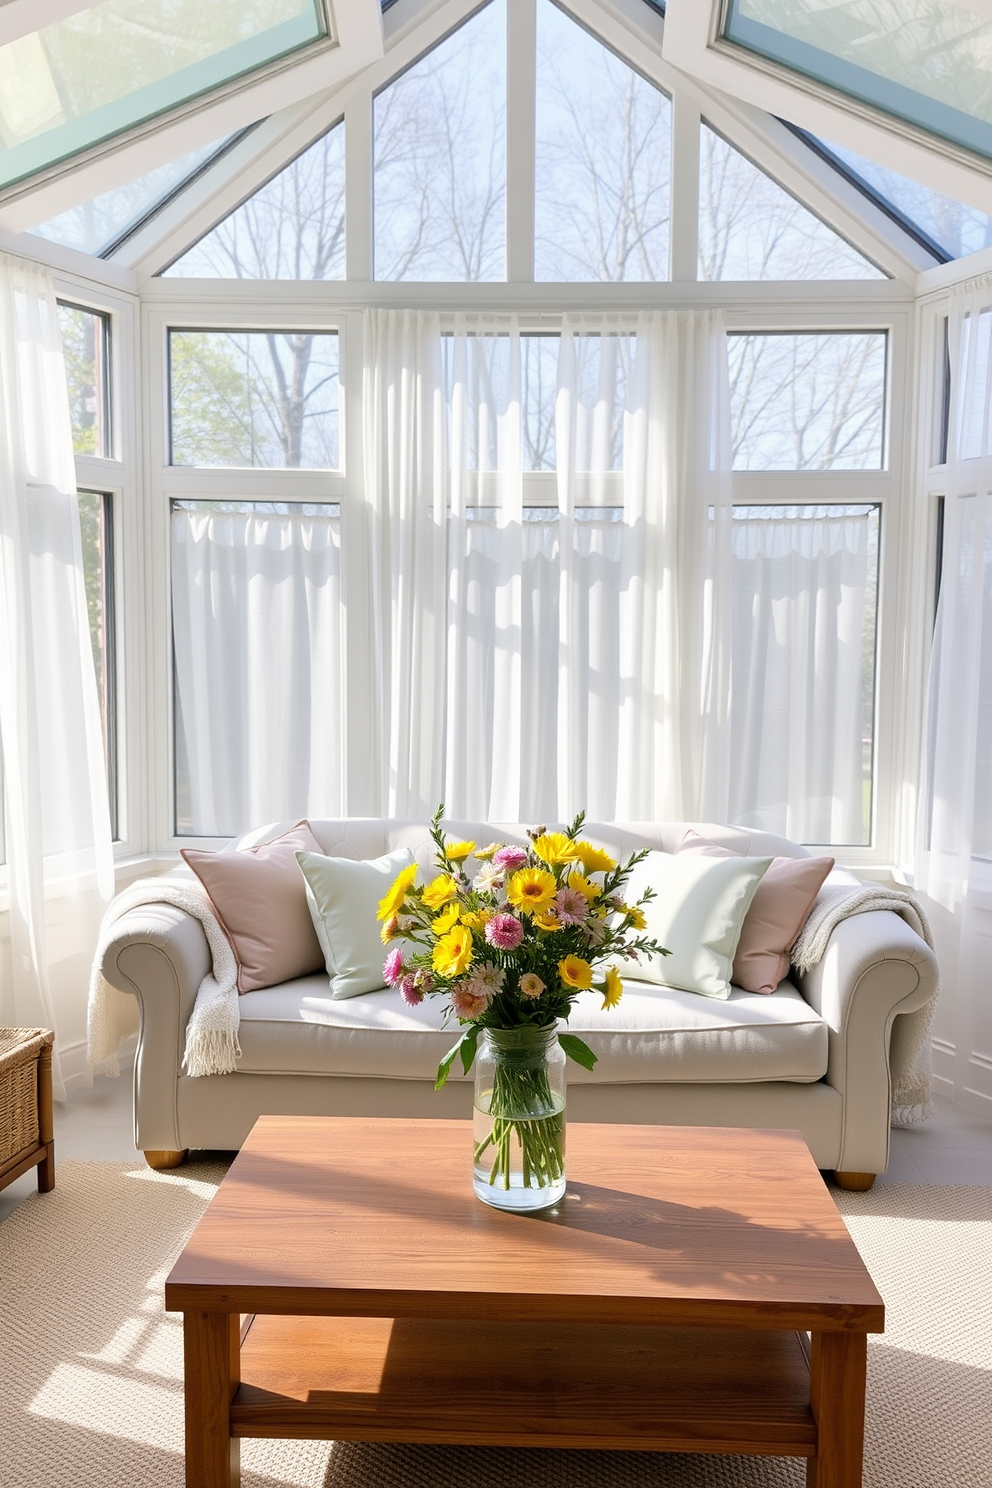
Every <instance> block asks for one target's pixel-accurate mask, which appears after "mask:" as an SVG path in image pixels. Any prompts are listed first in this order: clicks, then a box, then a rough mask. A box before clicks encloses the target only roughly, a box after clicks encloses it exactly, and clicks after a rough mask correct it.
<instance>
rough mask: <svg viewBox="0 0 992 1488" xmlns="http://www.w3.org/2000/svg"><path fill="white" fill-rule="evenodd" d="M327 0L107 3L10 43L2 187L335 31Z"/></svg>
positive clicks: (0, 97)
mask: <svg viewBox="0 0 992 1488" xmlns="http://www.w3.org/2000/svg"><path fill="white" fill-rule="evenodd" d="M324 32H325V25H324V15H323V6H322V4H321V3H320V0H209V3H204V0H102V3H101V4H99V5H92V6H90V7H89V9H87V10H82V11H79V12H77V13H76V14H75V15H71V16H67V17H66V18H65V19H64V20H61V21H55V22H53V23H52V24H51V25H50V26H45V27H43V28H42V29H41V30H39V31H33V32H31V33H30V34H29V35H27V36H22V37H20V38H18V40H17V41H12V42H8V43H7V45H6V46H2V47H0V186H7V185H10V184H12V183H13V182H15V181H20V180H23V179H24V178H25V177H28V176H31V175H34V174H35V173H36V172H38V171H41V170H44V169H46V168H47V167H48V166H51V165H54V164H56V163H57V162H59V161H62V160H66V159H68V158H70V157H71V156H74V155H78V154H79V153H81V152H82V151H83V150H86V149H89V148H90V147H91V146H92V145H96V144H99V143H101V142H102V141H104V140H108V139H111V138H113V137H114V136H116V135H119V134H122V133H124V132H125V131H126V130H128V129H131V128H132V127H133V126H134V125H136V124H140V123H142V122H144V121H146V120H148V119H152V118H155V117H157V116H158V115H160V114H163V113H166V112H167V111H168V110H170V109H172V108H175V107H176V106H177V105H179V104H182V103H186V102H188V101H189V100H190V99H193V98H198V97H200V96H202V95H203V94H205V93H209V92H211V91H212V90H213V89H215V88H218V87H220V86H222V85H223V84H225V83H229V82H231V81H232V80H233V79H234V78H238V77H242V76H244V75H245V74H246V73H249V72H253V71H255V70H256V69H258V68H260V67H264V66H265V65H266V64H268V63H270V62H273V61H275V60H276V59H277V58H279V57H284V56H287V55H288V54H290V53H292V52H295V51H298V50H299V49H300V48H301V47H305V46H307V45H309V44H310V43H311V42H314V41H316V40H317V39H318V38H319V37H321V36H322V35H324Z"/></svg>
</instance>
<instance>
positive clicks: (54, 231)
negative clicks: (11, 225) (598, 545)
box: [30, 135, 241, 257]
mask: <svg viewBox="0 0 992 1488" xmlns="http://www.w3.org/2000/svg"><path fill="white" fill-rule="evenodd" d="M239 138H241V136H240V135H232V136H230V138H229V139H226V140H214V142H213V144H210V145H203V146H201V148H200V149H199V150H191V151H190V152H189V154H188V155H181V156H180V157H179V159H178V160H170V161H168V162H167V163H166V164H165V165H160V166H157V167H156V168H155V170H150V171H146V173H145V174H144V175H143V176H139V177H138V178H137V180H135V181H128V182H127V183H126V184H125V185H123V186H115V187H114V189H113V190H112V191H105V192H103V193H102V195H100V196H96V197H94V198H93V200H92V201H88V202H81V203H80V204H79V206H78V207H71V208H70V209H69V211H68V212H60V213H59V215H58V216H57V217H50V218H49V219H48V221H47V222H39V223H38V225H37V227H32V228H31V229H30V231H31V232H32V233H35V234H36V235H37V236H38V237H39V238H47V239H48V240H49V242H52V243H64V244H65V246H66V247H67V248H78V249H79V250H80V251H81V252H83V253H93V254H96V256H97V257H100V256H102V255H105V254H108V253H110V252H112V251H113V249H114V248H115V247H117V245H118V244H119V243H121V242H122V241H123V239H124V238H126V237H128V236H129V234H130V233H131V232H132V231H133V230H134V229H135V228H136V227H138V226H139V225H140V224H141V223H142V222H145V221H147V219H148V218H149V217H150V216H152V215H153V214H154V213H155V212H156V211H157V210H158V209H159V207H161V206H162V205H163V204H164V203H165V202H166V201H167V200H168V199H169V198H170V197H171V196H173V195H174V194H175V193H176V192H177V191H178V190H179V189H180V188H181V187H183V186H185V185H186V184H187V183H188V182H189V181H191V180H192V179H193V177H194V176H195V175H197V174H198V173H199V171H200V170H202V168H203V167H204V166H205V165H207V164H209V162H210V161H211V160H215V159H216V158H217V156H218V155H220V154H222V153H223V152H224V150H226V149H227V147H228V145H229V144H231V143H232V142H233V141H234V140H235V139H239Z"/></svg>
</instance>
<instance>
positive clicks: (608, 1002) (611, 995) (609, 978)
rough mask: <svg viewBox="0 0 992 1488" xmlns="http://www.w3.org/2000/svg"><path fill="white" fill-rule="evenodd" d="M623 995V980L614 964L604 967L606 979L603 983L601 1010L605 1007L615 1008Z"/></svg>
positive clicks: (604, 1009) (605, 1008)
mask: <svg viewBox="0 0 992 1488" xmlns="http://www.w3.org/2000/svg"><path fill="white" fill-rule="evenodd" d="M622 996H623V982H622V981H621V980H620V973H619V972H618V971H617V969H616V967H615V966H608V967H607V968H606V980H605V982H604V983H603V1011H604V1012H605V1011H606V1010H607V1008H615V1007H616V1005H617V1003H618V1002H619V1001H620V999H621V997H622Z"/></svg>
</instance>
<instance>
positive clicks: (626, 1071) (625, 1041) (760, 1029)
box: [238, 977, 827, 1085]
mask: <svg viewBox="0 0 992 1488" xmlns="http://www.w3.org/2000/svg"><path fill="white" fill-rule="evenodd" d="M601 1003H602V999H601V995H600V994H599V993H597V992H585V993H581V994H580V995H579V997H578V998H577V999H576V1003H575V1007H574V1010H573V1012H572V1016H571V1018H570V1020H569V1024H568V1027H569V1031H570V1032H572V1033H577V1034H579V1035H580V1036H581V1037H582V1038H584V1039H585V1041H586V1042H587V1043H588V1044H589V1046H590V1048H591V1049H592V1050H593V1051H594V1052H595V1053H596V1054H597V1055H598V1056H599V1059H598V1063H597V1064H596V1067H595V1069H593V1070H591V1071H586V1070H583V1069H581V1068H580V1067H579V1066H578V1065H577V1064H574V1063H572V1062H571V1061H570V1062H569V1065H568V1078H569V1080H570V1081H571V1082H572V1083H573V1084H580V1083H581V1084H586V1083H593V1084H606V1085H609V1084H628V1083H644V1082H650V1081H653V1080H670V1081H677V1082H688V1083H695V1082H700V1081H704V1082H705V1081H712V1082H721V1083H722V1082H724V1081H736V1082H740V1081H744V1082H755V1081H760V1080H798V1081H812V1080H819V1079H821V1078H822V1077H823V1075H825V1074H826V1070H827V1027H826V1024H825V1023H824V1022H823V1021H822V1019H821V1018H820V1017H819V1015H818V1014H817V1013H816V1012H815V1011H814V1010H813V1008H811V1007H810V1006H809V1004H808V1003H806V1002H804V1001H803V998H802V997H801V996H800V994H799V992H798V991H797V990H796V988H795V987H793V986H792V985H791V983H789V982H783V983H782V985H781V986H780V987H779V989H778V991H777V992H775V993H774V994H773V995H772V996H770V997H767V996H763V995H761V994H760V993H756V992H742V991H740V990H739V989H737V988H736V987H735V988H734V990H733V991H732V993H731V995H730V997H729V998H728V999H727V1000H726V1001H725V1002H721V1001H716V1000H714V999H711V998H703V997H697V996H696V995H695V994H694V993H692V992H682V991H679V990H677V989H675V988H672V987H657V986H652V985H650V984H649V983H646V982H627V983H626V984H625V987H624V995H623V999H622V1001H621V1002H620V1004H619V1006H618V1007H616V1008H614V1009H613V1010H612V1011H611V1012H603V1010H602V1006H601ZM239 1006H240V1012H241V1028H240V1032H239V1038H240V1041H241V1050H242V1057H241V1059H240V1060H239V1062H238V1069H239V1070H240V1071H243V1072H245V1073H251V1074H274V1073H278V1074H302V1075H363V1076H371V1077H379V1078H383V1079H392V1080H397V1079H399V1080H433V1078H434V1074H435V1071H436V1069H437V1065H438V1061H439V1060H440V1058H441V1057H442V1055H443V1054H445V1053H446V1052H447V1051H448V1049H450V1048H451V1045H452V1044H453V1043H454V1041H455V1039H456V1038H457V1037H458V1036H459V1034H460V1032H461V1028H460V1026H459V1025H458V1024H457V1023H452V1024H451V1026H449V1027H447V1028H445V1027H443V1026H442V1018H443V1009H444V1002H443V1000H442V999H441V998H428V999H427V1000H426V1001H424V1002H423V1003H421V1004H420V1006H419V1007H408V1006H407V1004H406V1003H405V1002H404V1001H403V999H402V998H401V996H400V994H399V992H397V991H395V990H392V989H383V990H382V991H380V992H369V993H366V995H365V996H364V997H355V998H351V999H349V1000H347V1001H340V1000H336V999H334V998H332V997H331V995H330V990H329V988H328V985H327V978H326V977H304V978H301V979H300V980H298V981H294V982H286V983H284V984H283V985H282V986H281V987H269V988H266V989H265V990H264V991H260V992H249V993H247V994H246V995H244V996H243V997H241V998H240V999H239ZM456 1065H457V1061H456ZM460 1074H461V1070H460V1066H458V1067H457V1069H456V1070H454V1071H452V1075H453V1077H454V1076H456V1075H460Z"/></svg>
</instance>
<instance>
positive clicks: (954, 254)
mask: <svg viewBox="0 0 992 1488" xmlns="http://www.w3.org/2000/svg"><path fill="white" fill-rule="evenodd" d="M818 143H819V144H820V145H822V146H823V147H824V149H826V150H827V151H828V153H829V154H831V155H835V156H836V157H837V158H838V160H840V161H841V162H842V163H843V164H844V165H845V166H846V167H847V169H848V170H849V171H851V172H853V174H854V175H855V176H856V177H857V178H858V179H859V180H860V181H863V182H864V183H865V185H866V186H868V188H869V190H870V191H871V192H872V193H873V194H877V195H878V196H881V197H883V198H884V199H885V202H886V204H887V205H889V206H891V207H893V208H894V209H895V211H896V212H897V213H898V215H899V216H900V217H903V218H905V219H906V220H907V221H908V222H909V224H910V226H911V227H914V228H916V229H917V231H919V232H922V233H923V234H924V236H925V237H927V238H930V239H931V240H932V241H933V242H934V243H936V244H937V246H938V248H941V249H943V251H944V253H946V254H947V255H948V257H949V258H964V256H965V254H967V253H978V252H979V251H980V250H981V249H982V248H988V247H990V246H992V217H990V216H988V214H987V213H985V212H980V211H979V210H978V208H977V207H970V206H968V205H967V204H966V203H965V202H960V201H956V200H955V199H954V197H951V196H944V195H943V193H942V192H940V191H934V190H933V188H932V187H930V186H924V185H923V183H922V182H921V181H913V180H911V179H910V178H909V177H908V176H902V175H900V174H899V173H898V171H894V170H889V168H888V166H884V165H878V164H877V162H876V161H874V160H866V159H865V157H864V156H863V155H858V154H856V152H855V151H854V150H848V149H847V147H846V146H844V145H834V144H829V143H827V141H825V140H820V141H818Z"/></svg>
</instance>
